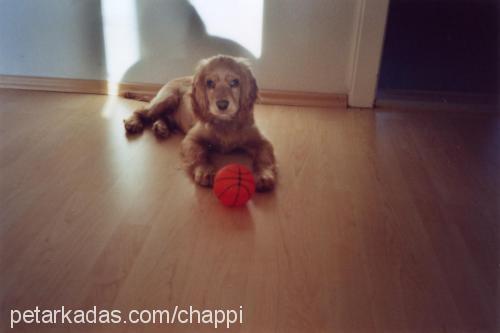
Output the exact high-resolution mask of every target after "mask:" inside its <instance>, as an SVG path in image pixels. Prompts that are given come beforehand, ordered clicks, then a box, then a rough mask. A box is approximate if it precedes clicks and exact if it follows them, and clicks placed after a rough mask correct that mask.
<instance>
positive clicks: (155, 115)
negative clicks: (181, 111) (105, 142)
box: [123, 84, 180, 138]
mask: <svg viewBox="0 0 500 333" xmlns="http://www.w3.org/2000/svg"><path fill="white" fill-rule="evenodd" d="M179 103H180V94H179V92H178V90H177V89H175V88H172V87H170V86H169V85H168V84H167V85H165V86H163V88H161V90H160V91H159V92H158V94H157V95H156V96H155V98H153V99H152V100H151V102H149V104H148V105H147V106H146V107H144V108H141V109H138V110H136V111H134V113H133V114H132V116H130V117H129V118H128V119H126V120H124V121H123V122H124V125H125V130H126V131H127V133H139V132H141V131H142V130H143V129H144V125H145V124H147V123H151V122H154V124H153V130H154V133H155V134H156V135H157V136H159V137H162V138H163V137H167V136H168V133H169V129H168V126H167V123H166V122H165V120H164V119H163V118H164V117H166V115H168V114H169V113H171V112H174V111H175V110H176V109H177V107H178V106H179Z"/></svg>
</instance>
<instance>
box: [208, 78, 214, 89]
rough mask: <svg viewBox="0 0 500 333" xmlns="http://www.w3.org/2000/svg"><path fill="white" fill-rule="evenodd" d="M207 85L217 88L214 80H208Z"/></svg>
mask: <svg viewBox="0 0 500 333" xmlns="http://www.w3.org/2000/svg"><path fill="white" fill-rule="evenodd" d="M207 87H209V88H215V82H214V81H212V80H207Z"/></svg>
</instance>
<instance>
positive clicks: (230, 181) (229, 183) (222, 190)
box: [214, 164, 255, 207]
mask: <svg viewBox="0 0 500 333" xmlns="http://www.w3.org/2000/svg"><path fill="white" fill-rule="evenodd" d="M254 192H255V181H254V179H253V176H252V172H251V171H250V170H248V169H247V168H246V167H244V166H243V165H240V164H229V165H226V166H225V167H223V168H222V169H220V170H219V172H217V174H216V175H215V180H214V193H215V195H216V196H217V198H218V199H219V200H220V202H222V204H224V205H225V206H229V207H237V206H243V205H244V204H246V203H247V201H248V200H250V198H251V197H252V194H253V193H254Z"/></svg>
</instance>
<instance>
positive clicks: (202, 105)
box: [191, 59, 209, 120]
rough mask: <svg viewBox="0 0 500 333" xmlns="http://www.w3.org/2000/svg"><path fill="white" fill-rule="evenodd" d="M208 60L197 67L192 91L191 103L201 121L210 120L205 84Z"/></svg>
mask: <svg viewBox="0 0 500 333" xmlns="http://www.w3.org/2000/svg"><path fill="white" fill-rule="evenodd" d="M207 63H208V61H207V59H203V60H201V61H200V62H199V63H198V65H197V66H196V70H195V74H194V77H193V86H192V91H191V102H192V104H193V112H194V113H195V115H196V116H197V117H198V118H200V119H201V120H208V118H209V114H208V98H207V94H206V89H207V87H206V82H205V70H204V69H205V66H206V65H207Z"/></svg>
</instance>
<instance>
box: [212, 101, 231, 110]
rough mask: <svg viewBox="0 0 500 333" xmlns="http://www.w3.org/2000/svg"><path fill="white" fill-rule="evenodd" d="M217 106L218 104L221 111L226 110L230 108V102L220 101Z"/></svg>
mask: <svg viewBox="0 0 500 333" xmlns="http://www.w3.org/2000/svg"><path fill="white" fill-rule="evenodd" d="M215 104H217V107H218V108H219V110H225V109H227V107H228V106H229V102H228V101H227V100H225V99H221V100H220V101H217V102H216V103H215Z"/></svg>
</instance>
